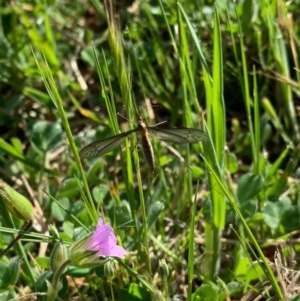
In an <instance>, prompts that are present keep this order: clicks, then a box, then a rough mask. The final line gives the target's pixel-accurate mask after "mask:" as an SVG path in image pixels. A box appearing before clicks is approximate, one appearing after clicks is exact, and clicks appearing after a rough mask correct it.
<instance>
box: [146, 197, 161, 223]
mask: <svg viewBox="0 0 300 301" xmlns="http://www.w3.org/2000/svg"><path fill="white" fill-rule="evenodd" d="M164 209H165V205H164V204H163V203H162V202H159V201H156V202H154V203H152V204H151V206H150V208H149V213H148V227H149V228H150V227H151V225H152V224H153V223H154V222H155V221H156V220H157V219H158V217H159V215H160V213H161V212H162V211H163V210H164Z"/></svg>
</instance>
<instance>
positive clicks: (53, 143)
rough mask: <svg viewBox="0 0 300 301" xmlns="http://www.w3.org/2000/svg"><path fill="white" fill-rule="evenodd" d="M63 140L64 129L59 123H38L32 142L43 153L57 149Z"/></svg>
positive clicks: (34, 129) (33, 130) (33, 131)
mask: <svg viewBox="0 0 300 301" xmlns="http://www.w3.org/2000/svg"><path fill="white" fill-rule="evenodd" d="M62 140H63V132H62V128H61V125H60V124H59V123H57V122H48V121H38V122H36V123H35V125H34V126H33V129H32V138H31V142H32V144H33V145H34V147H35V148H36V149H37V150H39V151H41V152H47V151H51V150H53V149H55V148H56V147H57V146H59V145H60V144H61V143H62Z"/></svg>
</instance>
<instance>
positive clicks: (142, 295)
mask: <svg viewBox="0 0 300 301" xmlns="http://www.w3.org/2000/svg"><path fill="white" fill-rule="evenodd" d="M119 300H120V301H138V300H143V301H151V300H152V298H151V294H150V293H149V292H148V291H147V290H146V289H144V288H143V287H141V286H140V285H138V284H136V283H130V285H129V286H128V289H127V290H123V291H122V293H121V294H120V297H119Z"/></svg>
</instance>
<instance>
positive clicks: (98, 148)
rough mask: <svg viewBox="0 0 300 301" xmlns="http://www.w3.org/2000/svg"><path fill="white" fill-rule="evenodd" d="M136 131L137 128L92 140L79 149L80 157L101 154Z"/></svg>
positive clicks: (91, 156)
mask: <svg viewBox="0 0 300 301" xmlns="http://www.w3.org/2000/svg"><path fill="white" fill-rule="evenodd" d="M136 131H137V129H134V130H130V131H128V132H125V133H121V134H118V135H115V136H112V137H109V138H106V139H102V140H99V141H95V142H92V143H90V144H88V145H87V146H85V147H84V148H82V149H81V151H80V153H79V154H80V157H81V158H83V159H88V158H94V157H99V156H102V155H104V154H106V153H108V152H109V151H111V150H113V149H114V148H116V147H117V146H119V145H120V144H121V143H122V142H123V141H124V140H125V139H126V137H128V136H129V135H130V134H132V133H133V132H136Z"/></svg>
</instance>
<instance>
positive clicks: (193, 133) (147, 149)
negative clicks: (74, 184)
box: [80, 117, 206, 170]
mask: <svg viewBox="0 0 300 301" xmlns="http://www.w3.org/2000/svg"><path fill="white" fill-rule="evenodd" d="M133 133H138V134H139V136H140V139H141V146H142V150H143V153H144V156H145V160H146V163H147V165H148V167H149V168H150V169H152V170H154V169H155V163H154V161H155V160H154V153H153V148H152V144H151V141H150V138H149V134H150V135H151V136H153V137H155V138H156V139H158V140H161V141H163V142H167V143H170V142H173V143H178V144H180V143H194V142H199V141H201V140H205V139H206V134H205V133H204V132H203V131H202V130H199V129H195V128H168V127H160V126H147V125H146V124H145V122H144V121H143V119H142V118H141V117H140V118H139V122H138V126H137V127H136V128H135V129H133V130H129V131H127V132H124V133H121V134H117V135H115V136H112V137H108V138H105V139H102V140H98V141H95V142H92V143H90V144H88V145H86V146H85V147H84V148H82V149H81V151H80V157H81V158H83V159H88V158H94V157H99V156H102V155H104V154H106V153H108V152H109V151H111V150H113V149H114V148H116V147H117V146H119V145H120V144H121V143H123V142H124V140H125V139H126V138H127V137H128V136H129V135H131V134H133Z"/></svg>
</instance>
